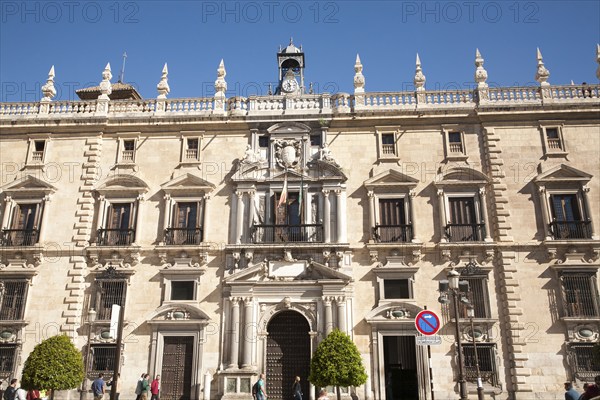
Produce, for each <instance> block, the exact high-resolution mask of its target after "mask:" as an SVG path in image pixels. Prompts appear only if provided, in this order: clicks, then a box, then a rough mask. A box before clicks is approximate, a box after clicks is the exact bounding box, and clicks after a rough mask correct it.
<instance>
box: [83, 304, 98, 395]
mask: <svg viewBox="0 0 600 400" xmlns="http://www.w3.org/2000/svg"><path fill="white" fill-rule="evenodd" d="M87 317H88V318H87V319H88V323H87V324H88V336H87V348H86V351H85V368H84V369H85V373H84V375H83V382H82V384H81V393H80V394H79V399H80V400H85V398H86V395H87V384H88V373H89V368H90V353H91V350H92V349H91V347H92V346H91V345H92V324H93V323H94V321H95V320H96V311H95V310H94V309H93V308H90V310H89V311H88V315H87Z"/></svg>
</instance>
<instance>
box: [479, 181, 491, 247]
mask: <svg viewBox="0 0 600 400" xmlns="http://www.w3.org/2000/svg"><path fill="white" fill-rule="evenodd" d="M479 201H480V203H479V204H480V205H481V215H482V217H483V223H484V228H485V239H484V241H485V242H493V239H492V235H491V234H490V226H491V224H492V221H490V218H489V217H488V209H487V200H486V198H485V188H483V187H482V188H479Z"/></svg>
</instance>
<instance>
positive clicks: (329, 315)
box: [323, 296, 333, 336]
mask: <svg viewBox="0 0 600 400" xmlns="http://www.w3.org/2000/svg"><path fill="white" fill-rule="evenodd" d="M331 300H332V298H331V297H329V296H324V297H323V305H324V306H325V336H327V335H329V334H330V333H331V331H332V330H333V310H332V309H331Z"/></svg>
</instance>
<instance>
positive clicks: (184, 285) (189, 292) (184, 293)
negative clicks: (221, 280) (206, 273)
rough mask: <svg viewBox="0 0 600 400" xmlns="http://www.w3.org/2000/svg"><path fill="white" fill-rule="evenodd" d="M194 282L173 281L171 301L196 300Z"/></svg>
mask: <svg viewBox="0 0 600 400" xmlns="http://www.w3.org/2000/svg"><path fill="white" fill-rule="evenodd" d="M195 287H196V282H194V281H172V282H171V300H194V289H195Z"/></svg>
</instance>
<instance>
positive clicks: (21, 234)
mask: <svg viewBox="0 0 600 400" xmlns="http://www.w3.org/2000/svg"><path fill="white" fill-rule="evenodd" d="M39 235H40V231H39V229H2V235H0V246H2V247H10V246H33V245H34V244H36V243H37V242H38V239H39Z"/></svg>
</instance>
